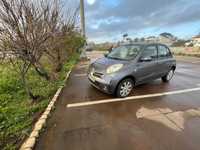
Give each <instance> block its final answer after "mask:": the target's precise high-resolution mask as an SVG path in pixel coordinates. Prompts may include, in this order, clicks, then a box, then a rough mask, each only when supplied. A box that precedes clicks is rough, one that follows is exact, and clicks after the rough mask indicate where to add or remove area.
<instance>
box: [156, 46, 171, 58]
mask: <svg viewBox="0 0 200 150" xmlns="http://www.w3.org/2000/svg"><path fill="white" fill-rule="evenodd" d="M169 56H171V53H170V51H169V49H168V48H167V47H166V46H163V45H159V46H158V57H159V58H165V57H169Z"/></svg>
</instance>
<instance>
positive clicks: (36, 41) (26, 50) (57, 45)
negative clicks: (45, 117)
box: [0, 0, 77, 99]
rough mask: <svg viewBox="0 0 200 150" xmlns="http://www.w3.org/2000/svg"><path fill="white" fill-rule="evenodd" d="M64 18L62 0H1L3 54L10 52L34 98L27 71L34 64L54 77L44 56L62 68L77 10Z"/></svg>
mask: <svg viewBox="0 0 200 150" xmlns="http://www.w3.org/2000/svg"><path fill="white" fill-rule="evenodd" d="M67 18H68V19H67V20H65V21H64V20H63V16H62V10H61V7H60V2H59V0H0V54H2V55H3V56H5V55H7V54H10V55H9V57H8V58H9V59H10V62H11V63H12V64H13V65H15V66H17V67H16V68H18V69H17V70H18V71H19V73H20V76H21V79H22V81H23V83H24V86H25V88H26V91H27V93H28V94H29V96H30V97H31V98H32V99H35V98H36V96H34V95H33V93H32V92H31V90H30V88H29V86H28V84H27V81H26V74H27V72H28V71H29V69H30V67H33V68H35V70H36V71H37V73H38V74H39V75H40V76H42V77H43V78H45V79H46V80H50V79H51V76H50V72H47V71H46V69H45V67H44V66H43V65H42V62H41V59H42V58H43V57H44V56H47V57H48V58H50V59H52V60H55V61H53V62H54V63H55V64H56V65H55V66H56V68H57V69H56V70H57V71H60V70H61V68H62V63H63V62H62V57H63V55H62V51H63V50H64V45H65V38H66V37H67V36H69V35H70V34H71V33H72V32H74V31H75V23H76V19H77V13H76V12H74V13H70V14H67Z"/></svg>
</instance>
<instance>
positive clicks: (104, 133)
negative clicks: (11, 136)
mask: <svg viewBox="0 0 200 150" xmlns="http://www.w3.org/2000/svg"><path fill="white" fill-rule="evenodd" d="M90 55H91V54H90ZM99 56H101V55H99V54H97V53H93V54H92V55H91V56H90V57H92V59H95V58H96V57H99ZM177 60H178V65H177V71H176V74H175V76H174V78H173V80H172V81H171V82H170V83H167V84H166V83H162V82H161V80H156V81H152V82H150V83H148V84H145V85H140V86H138V87H136V88H135V89H134V92H133V95H144V94H153V93H160V92H161V93H162V92H167V91H176V90H184V89H191V88H196V87H200V59H196V58H187V57H178V58H177ZM86 70H87V63H79V64H77V66H76V67H75V69H74V70H73V72H72V74H71V76H70V78H69V80H68V82H67V86H66V87H65V88H64V91H63V92H62V95H61V96H60V99H59V101H58V103H57V106H56V109H55V111H54V112H53V113H52V116H51V117H50V119H49V120H48V123H47V127H46V130H45V131H44V132H43V133H42V134H41V136H40V138H39V140H38V142H37V144H36V147H35V150H199V149H200V91H194V92H188V93H182V94H177V95H168V96H161V97H152V98H144V99H139V100H129V101H121V102H112V103H105V104H98V105H90V106H81V107H73V108H67V107H66V106H67V105H68V104H72V103H78V102H86V101H98V100H105V99H112V98H113V97H112V96H110V95H106V94H103V93H101V92H99V91H98V90H96V89H95V88H93V87H91V86H90V84H89V82H88V80H87V77H86V76H85V74H86Z"/></svg>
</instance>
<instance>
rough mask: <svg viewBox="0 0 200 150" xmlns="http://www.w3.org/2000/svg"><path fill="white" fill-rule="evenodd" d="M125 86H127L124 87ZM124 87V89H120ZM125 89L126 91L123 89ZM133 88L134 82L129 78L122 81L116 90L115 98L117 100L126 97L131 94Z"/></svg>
mask: <svg viewBox="0 0 200 150" xmlns="http://www.w3.org/2000/svg"><path fill="white" fill-rule="evenodd" d="M126 85H127V86H126ZM123 87H124V89H122V88H123ZM125 87H127V88H128V89H125ZM133 87H134V81H133V80H132V79H130V78H127V79H124V80H122V81H121V82H120V83H119V85H118V87H117V89H116V96H117V97H119V98H124V97H127V96H129V95H130V94H131V92H132V90H133Z"/></svg>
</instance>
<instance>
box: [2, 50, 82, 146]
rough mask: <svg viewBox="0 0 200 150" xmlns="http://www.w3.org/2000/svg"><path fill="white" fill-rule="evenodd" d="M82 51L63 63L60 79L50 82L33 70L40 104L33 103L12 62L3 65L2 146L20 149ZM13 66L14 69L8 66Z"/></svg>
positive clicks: (30, 75) (32, 82)
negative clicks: (34, 122) (35, 120)
mask: <svg viewBox="0 0 200 150" xmlns="http://www.w3.org/2000/svg"><path fill="white" fill-rule="evenodd" d="M78 58H79V54H73V55H72V56H71V57H70V58H69V59H68V60H67V62H66V63H65V64H64V66H63V69H62V71H61V72H60V74H59V79H58V80H57V81H53V82H49V81H46V80H44V79H43V78H41V77H40V76H38V75H37V73H36V72H35V70H34V69H30V71H29V72H28V74H27V78H28V82H29V84H30V86H31V88H32V91H33V93H34V94H36V95H40V96H41V98H42V99H40V100H39V101H38V102H37V103H34V104H32V103H31V101H30V100H29V98H28V96H27V95H26V92H25V90H24V88H23V85H22V82H21V81H20V80H19V78H18V74H17V73H16V72H15V71H14V69H13V70H12V69H11V68H12V65H10V64H8V63H5V64H2V65H0V77H1V78H0V141H1V142H0V149H2V150H7V149H8V150H10V149H13V150H14V149H17V148H18V146H19V143H20V142H21V141H22V140H23V139H24V138H25V137H26V136H27V135H28V134H29V133H30V131H31V128H32V123H33V121H34V118H35V117H36V116H37V114H38V113H39V114H40V113H41V112H42V111H43V110H44V109H45V108H46V106H47V105H48V103H49V100H50V99H51V98H52V96H53V95H54V94H55V92H56V90H57V89H58V87H59V86H61V85H63V84H64V79H65V76H66V72H67V71H69V70H70V69H71V68H72V67H73V66H74V64H75V63H76V62H77V60H78ZM9 67H11V68H9Z"/></svg>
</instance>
